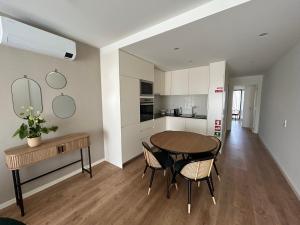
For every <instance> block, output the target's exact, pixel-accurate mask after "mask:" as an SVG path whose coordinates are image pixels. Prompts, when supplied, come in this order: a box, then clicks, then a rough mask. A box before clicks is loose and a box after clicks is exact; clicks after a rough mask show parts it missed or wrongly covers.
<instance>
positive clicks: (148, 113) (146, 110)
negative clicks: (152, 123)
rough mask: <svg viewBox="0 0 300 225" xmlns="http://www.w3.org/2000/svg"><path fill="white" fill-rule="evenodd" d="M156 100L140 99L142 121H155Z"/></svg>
mask: <svg viewBox="0 0 300 225" xmlns="http://www.w3.org/2000/svg"><path fill="white" fill-rule="evenodd" d="M153 112H154V98H140V121H141V122H144V121H147V120H153V118H154V113H153Z"/></svg>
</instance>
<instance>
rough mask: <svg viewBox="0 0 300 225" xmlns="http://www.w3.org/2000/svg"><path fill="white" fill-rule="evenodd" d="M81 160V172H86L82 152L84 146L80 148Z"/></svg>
mask: <svg viewBox="0 0 300 225" xmlns="http://www.w3.org/2000/svg"><path fill="white" fill-rule="evenodd" d="M80 157H81V158H80V160H81V172H82V173H84V165H83V154H82V148H81V149H80Z"/></svg>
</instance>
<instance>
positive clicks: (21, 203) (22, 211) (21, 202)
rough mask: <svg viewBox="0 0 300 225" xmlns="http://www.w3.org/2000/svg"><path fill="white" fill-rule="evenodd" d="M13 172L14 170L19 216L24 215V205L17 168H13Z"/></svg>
mask: <svg viewBox="0 0 300 225" xmlns="http://www.w3.org/2000/svg"><path fill="white" fill-rule="evenodd" d="M14 172H15V178H16V186H17V195H18V200H19V207H20V210H21V216H24V215H25V212H24V205H23V195H22V187H21V181H20V174H19V170H14Z"/></svg>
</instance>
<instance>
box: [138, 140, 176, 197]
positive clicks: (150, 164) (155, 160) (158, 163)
mask: <svg viewBox="0 0 300 225" xmlns="http://www.w3.org/2000/svg"><path fill="white" fill-rule="evenodd" d="M142 144H143V148H144V157H145V161H146V166H145V169H144V172H143V175H142V178H143V177H144V176H145V173H146V171H147V169H148V168H150V169H151V170H152V173H151V178H150V184H149V189H148V195H149V194H150V191H151V187H152V183H153V179H154V174H155V171H156V170H164V175H165V171H166V170H167V169H170V171H171V173H172V175H173V174H174V170H173V165H174V160H173V158H172V157H171V156H169V154H168V153H167V152H163V151H161V150H158V149H157V148H153V147H152V148H151V147H150V146H149V145H148V143H147V142H142ZM155 150H156V151H155ZM175 186H176V189H177V184H176V183H175Z"/></svg>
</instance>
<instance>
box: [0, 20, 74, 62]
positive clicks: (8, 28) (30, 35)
mask: <svg viewBox="0 0 300 225" xmlns="http://www.w3.org/2000/svg"><path fill="white" fill-rule="evenodd" d="M0 44H3V45H7V46H11V47H14V48H20V49H24V50H29V51H33V52H37V53H41V54H45V55H50V56H54V57H58V58H62V59H68V60H74V59H75V57H76V43H75V42H74V41H71V40H68V39H66V38H63V37H60V36H57V35H55V34H51V33H49V32H46V31H43V30H40V29H38V28H35V27H32V26H29V25H27V24H24V23H21V22H18V21H16V20H13V19H10V18H7V17H3V16H0Z"/></svg>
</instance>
